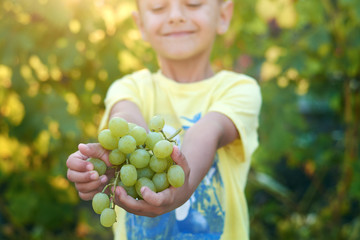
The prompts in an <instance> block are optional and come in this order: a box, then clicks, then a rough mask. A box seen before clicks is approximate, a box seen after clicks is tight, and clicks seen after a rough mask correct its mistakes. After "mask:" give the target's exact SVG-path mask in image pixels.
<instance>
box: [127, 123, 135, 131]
mask: <svg viewBox="0 0 360 240" xmlns="http://www.w3.org/2000/svg"><path fill="white" fill-rule="evenodd" d="M128 125H129V131H131V130H132V129H133V128H134V127H136V126H137V125H136V124H135V123H130V122H129V123H128Z"/></svg>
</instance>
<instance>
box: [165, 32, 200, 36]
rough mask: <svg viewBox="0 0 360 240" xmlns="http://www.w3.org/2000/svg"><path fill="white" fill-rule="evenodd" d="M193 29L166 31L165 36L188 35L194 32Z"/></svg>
mask: <svg viewBox="0 0 360 240" xmlns="http://www.w3.org/2000/svg"><path fill="white" fill-rule="evenodd" d="M192 33H193V32H192V31H174V32H168V33H165V34H164V36H167V37H182V36H188V35H190V34H192Z"/></svg>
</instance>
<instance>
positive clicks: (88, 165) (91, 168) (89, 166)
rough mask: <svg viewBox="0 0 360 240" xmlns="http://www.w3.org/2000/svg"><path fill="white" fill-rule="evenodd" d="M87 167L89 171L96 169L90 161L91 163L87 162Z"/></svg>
mask: <svg viewBox="0 0 360 240" xmlns="http://www.w3.org/2000/svg"><path fill="white" fill-rule="evenodd" d="M86 169H87V170H88V171H91V170H93V169H94V166H93V165H92V164H91V163H90V164H87V165H86Z"/></svg>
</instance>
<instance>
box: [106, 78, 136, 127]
mask: <svg viewBox="0 0 360 240" xmlns="http://www.w3.org/2000/svg"><path fill="white" fill-rule="evenodd" d="M122 100H128V101H132V102H133V103H135V104H136V105H138V106H140V105H141V103H140V101H141V100H140V96H139V89H138V87H137V84H136V81H135V80H134V78H133V77H132V76H131V75H129V76H125V77H123V78H121V79H118V80H116V81H115V82H113V83H112V84H111V86H110V88H109V89H108V91H107V94H106V97H105V101H104V103H105V112H104V115H103V117H102V119H101V122H100V126H99V129H100V130H101V129H104V128H106V127H107V123H108V121H109V117H110V112H111V109H112V107H113V106H114V105H115V104H116V103H117V102H119V101H122Z"/></svg>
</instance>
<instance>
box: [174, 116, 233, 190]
mask: <svg viewBox="0 0 360 240" xmlns="http://www.w3.org/2000/svg"><path fill="white" fill-rule="evenodd" d="M236 138H238V132H237V130H236V127H235V126H234V124H233V123H232V121H231V120H230V119H229V118H227V117H226V116H224V115H223V114H220V113H216V112H210V113H208V114H206V115H205V116H204V117H203V118H202V119H200V120H199V122H197V123H196V124H194V125H193V126H192V127H191V128H189V130H188V131H187V133H186V134H185V136H184V140H183V144H182V150H181V151H182V152H183V154H184V155H185V157H186V159H187V160H188V164H189V168H190V176H189V186H188V187H189V190H190V191H191V193H193V192H194V191H195V189H196V188H197V186H198V185H199V184H200V182H201V181H202V179H203V178H204V177H205V175H206V174H207V172H208V171H209V169H210V167H211V165H212V164H213V161H214V157H215V154H216V151H217V149H218V148H220V147H223V146H225V145H227V144H228V143H230V142H232V141H234V140H235V139H236Z"/></svg>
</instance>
